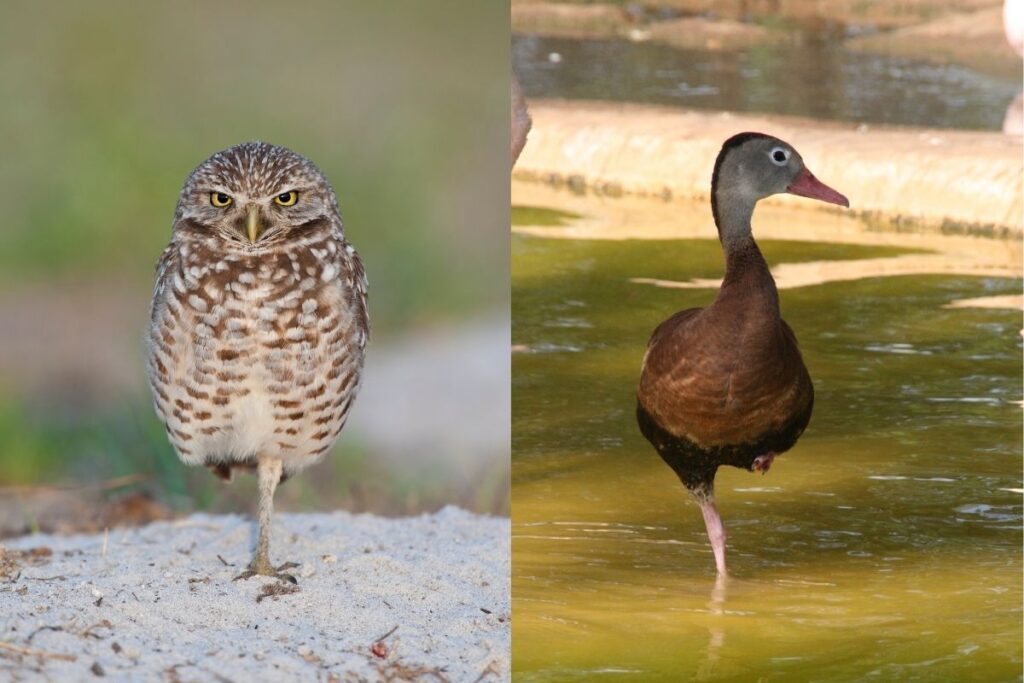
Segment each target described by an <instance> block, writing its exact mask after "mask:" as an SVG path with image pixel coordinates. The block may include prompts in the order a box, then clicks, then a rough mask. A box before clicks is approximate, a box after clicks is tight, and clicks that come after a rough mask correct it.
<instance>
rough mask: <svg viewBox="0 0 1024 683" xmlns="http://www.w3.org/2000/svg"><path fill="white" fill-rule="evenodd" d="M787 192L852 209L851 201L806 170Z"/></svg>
mask: <svg viewBox="0 0 1024 683" xmlns="http://www.w3.org/2000/svg"><path fill="white" fill-rule="evenodd" d="M786 192H788V193H790V194H798V195H800V196H801V197H810V198H811V199H819V200H821V201H823V202H828V203H829V204H838V205H839V206H845V207H847V208H849V207H850V200H849V199H847V198H846V197H844V196H843V195H841V194H839V193H838V192H836V191H835V190H833V189H832V188H831V187H829V186H828V185H826V184H825V183H823V182H821V181H820V180H818V179H817V178H815V177H814V174H813V173H811V172H810V171H808V170H807V169H806V168H805V169H803V170H802V171H800V175H798V176H797V177H796V180H794V181H793V182H792V183H790V185H789V187H787V188H786Z"/></svg>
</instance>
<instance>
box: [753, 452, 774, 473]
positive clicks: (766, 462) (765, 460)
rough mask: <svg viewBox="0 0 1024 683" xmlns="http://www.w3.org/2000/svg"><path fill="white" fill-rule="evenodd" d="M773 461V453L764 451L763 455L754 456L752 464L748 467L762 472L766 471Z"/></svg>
mask: <svg viewBox="0 0 1024 683" xmlns="http://www.w3.org/2000/svg"><path fill="white" fill-rule="evenodd" d="M773 462H775V454H774V453H765V454H764V455H759V456H757V457H756V458H754V464H753V465H751V467H750V469H751V471H752V472H760V473H761V474H764V473H765V472H767V471H768V468H769V467H771V466H772V463H773Z"/></svg>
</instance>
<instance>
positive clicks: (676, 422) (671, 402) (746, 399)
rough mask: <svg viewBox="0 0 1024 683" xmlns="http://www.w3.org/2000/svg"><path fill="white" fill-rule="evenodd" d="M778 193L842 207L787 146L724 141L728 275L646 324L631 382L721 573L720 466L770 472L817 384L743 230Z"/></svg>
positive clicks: (761, 139)
mask: <svg viewBox="0 0 1024 683" xmlns="http://www.w3.org/2000/svg"><path fill="white" fill-rule="evenodd" d="M781 193H789V194H793V195H799V196H802V197H808V198H811V199H816V200H819V201H822V202H827V203H829V204H836V205H839V206H843V207H847V208H848V207H849V206H850V202H849V200H847V198H846V197H845V196H843V195H842V194H840V193H839V192H837V191H836V190H834V189H832V188H831V187H829V186H828V185H826V184H824V183H823V182H821V181H820V180H818V179H817V178H816V177H815V176H814V174H813V173H811V172H810V170H808V169H807V167H806V166H805V164H804V161H803V158H802V157H801V156H800V154H799V153H798V152H797V151H796V149H794V147H793V146H792V145H790V144H789V143H787V142H784V141H782V140H780V139H779V138H776V137H773V136H771V135H766V134H764V133H754V132H746V133H739V134H737V135H734V136H732V137H730V138H729V139H728V140H726V141H725V143H724V144H723V145H722V148H721V151H719V153H718V157H717V158H716V160H715V165H714V171H713V172H712V174H711V213H712V216H713V218H714V222H715V226H716V227H717V229H718V238H719V241H720V242H721V245H722V251H723V253H724V255H725V277H724V279H723V280H722V284H721V287H720V288H719V290H718V294H717V296H716V297H715V299H714V301H712V302H711V304H710V305H709V306H707V307H705V308H688V309H685V310H682V311H679V312H678V313H676V314H675V315H673V316H672V317H670V318H668V319H667V320H665V321H664V322H663V323H661V324H660V325H658V327H657V328H656V329H655V330H654V333H653V334H652V335H651V338H650V341H649V342H648V344H647V350H646V352H645V353H644V357H643V361H642V364H641V372H640V383H639V386H638V388H637V408H636V417H637V423H638V425H639V428H640V432H641V433H642V434H643V435H644V437H645V438H646V439H647V440H648V441H649V442H650V443H651V445H653V446H654V449H655V450H656V451H657V452H658V454H659V455H660V456H661V458H662V459H663V460H664V461H665V462H666V463H667V464H668V465H669V467H671V468H672V470H673V471H674V472H675V473H676V475H677V476H678V477H679V479H680V481H681V482H682V483H683V486H685V487H686V489H687V490H688V491H689V492H690V494H691V495H692V496H693V498H694V499H695V500H696V502H697V504H698V505H699V506H700V510H701V513H702V514H703V517H704V525H705V527H706V529H707V535H708V540H709V541H710V543H711V549H712V551H713V552H714V556H715V566H716V569H717V570H718V574H719V575H720V576H722V577H724V576H726V575H727V566H726V557H725V541H726V532H725V526H724V525H723V524H722V518H721V515H720V514H719V512H718V508H717V507H716V505H715V496H714V484H715V474H716V473H717V471H718V468H719V467H721V466H723V465H729V466H731V467H738V468H740V469H744V470H749V471H751V472H761V473H762V474H763V473H766V472H767V471H768V469H769V468H770V467H771V465H772V463H773V461H774V459H775V457H776V456H778V455H780V454H781V453H784V452H786V451H788V450H789V449H790V448H792V447H793V446H794V445H795V444H796V442H797V440H798V439H799V438H800V435H801V434H803V432H804V430H805V429H806V428H807V425H808V424H809V422H810V420H811V412H812V410H813V408H814V384H813V382H812V381H811V377H810V374H809V373H808V371H807V367H806V365H805V364H804V361H803V356H802V355H801V353H800V347H799V344H798V343H797V338H796V334H795V333H794V332H793V329H792V328H791V327H790V326H789V325H788V324H787V323H786V322H785V321H784V320H783V319H782V316H781V314H780V312H779V292H778V289H777V288H776V286H775V280H774V278H773V277H772V274H771V271H770V270H769V269H768V264H767V263H766V262H765V259H764V256H763V255H762V254H761V250H760V249H759V248H758V246H757V242H756V241H755V240H754V236H753V234H752V230H751V218H752V216H753V213H754V207H755V206H756V205H757V202H758V201H760V200H762V199H764V198H765V197H770V196H772V195H775V194H781Z"/></svg>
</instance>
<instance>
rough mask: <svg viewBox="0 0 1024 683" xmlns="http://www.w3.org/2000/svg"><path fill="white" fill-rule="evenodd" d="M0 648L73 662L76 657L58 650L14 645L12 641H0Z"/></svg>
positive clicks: (32, 655) (42, 657)
mask: <svg viewBox="0 0 1024 683" xmlns="http://www.w3.org/2000/svg"><path fill="white" fill-rule="evenodd" d="M0 650H5V651H7V652H13V653H14V654H18V655H25V656H29V657H39V658H40V659H61V660H63V661H65V662H73V661H75V660H76V659H78V658H77V657H75V655H66V654H62V653H60V652H46V651H44V650H33V649H32V648H30V647H22V646H20V645H15V644H14V643H5V642H3V641H0Z"/></svg>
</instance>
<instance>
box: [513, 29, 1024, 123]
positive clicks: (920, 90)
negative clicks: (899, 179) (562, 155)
mask: <svg viewBox="0 0 1024 683" xmlns="http://www.w3.org/2000/svg"><path fill="white" fill-rule="evenodd" d="M555 55H557V57H556V56H555ZM512 59H513V64H514V65H515V69H516V73H518V74H519V77H520V80H521V82H522V84H523V89H524V93H525V94H526V96H527V97H528V98H532V97H562V98H567V99H599V100H614V101H625V102H645V103H650V104H667V105H675V106H684V107H694V108H697V109H716V110H717V109H725V110H728V111H741V112H763V113H770V114H790V115H797V116H809V117H812V118H817V119H831V120H839V121H858V122H863V123H887V124H902V125H911V126H928V127H937V128H971V129H980V130H1000V129H1001V128H1002V124H1003V117H1004V116H1005V115H1006V108H1007V106H1008V105H1009V104H1010V102H1012V101H1013V99H1014V97H1016V96H1017V94H1018V93H1019V92H1020V75H1019V72H1017V74H1015V75H1014V76H1013V77H1009V78H996V77H993V76H988V75H985V74H981V73H978V72H977V71H974V70H972V69H969V68H967V67H963V66H956V65H948V64H947V65H935V64H929V63H927V62H922V61H916V60H910V59H903V58H898V57H889V56H882V55H874V54H868V53H861V52H856V51H853V50H848V49H846V48H845V47H843V45H842V43H841V42H840V41H838V40H836V39H835V38H834V37H829V36H827V35H817V34H813V33H812V34H809V35H808V36H807V37H806V39H805V40H802V41H798V42H797V43H795V44H791V43H784V44H780V45H764V46H757V47H752V48H750V49H746V50H732V51H707V50H680V49H676V48H673V47H669V46H667V45H659V44H657V43H654V42H631V41H627V40H573V39H568V38H549V37H541V36H534V35H527V36H514V37H513V39H512Z"/></svg>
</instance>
